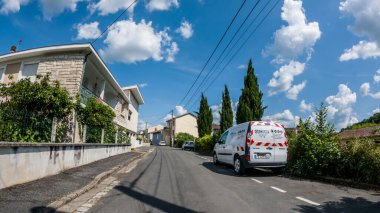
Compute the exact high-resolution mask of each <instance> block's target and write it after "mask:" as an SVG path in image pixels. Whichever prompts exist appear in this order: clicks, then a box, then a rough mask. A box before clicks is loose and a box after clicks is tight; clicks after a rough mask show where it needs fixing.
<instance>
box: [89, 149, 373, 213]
mask: <svg viewBox="0 0 380 213" xmlns="http://www.w3.org/2000/svg"><path fill="white" fill-rule="evenodd" d="M120 179H121V181H120V183H119V184H118V185H117V186H115V187H114V188H113V189H112V190H111V191H109V192H108V193H107V194H106V195H105V196H104V197H103V198H102V199H100V200H99V201H98V203H97V204H96V205H94V206H93V207H92V208H91V209H90V210H89V212H181V213H182V212H184V213H186V212H218V213H220V212H244V213H246V212H361V213H363V212H377V213H378V212H380V193H378V192H373V191H366V190H360V189H353V188H349V187H343V186H334V185H331V184H324V183H319V182H313V181H307V180H299V179H290V178H285V177H280V176H274V175H273V174H271V173H270V172H265V171H259V170H252V171H249V172H248V174H247V175H245V176H241V177H239V176H235V175H234V173H233V170H232V168H230V167H228V166H215V165H213V164H212V162H211V158H209V157H203V156H199V155H196V154H195V153H193V152H189V151H182V150H179V149H173V148H170V147H157V148H156V149H155V151H153V152H152V153H151V154H150V155H149V156H148V157H147V158H145V159H144V160H142V161H141V162H140V163H139V164H138V166H137V167H136V168H135V169H134V170H133V171H132V172H130V173H128V174H125V175H124V176H122V177H120Z"/></svg>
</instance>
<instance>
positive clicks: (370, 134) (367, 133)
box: [338, 125, 380, 143]
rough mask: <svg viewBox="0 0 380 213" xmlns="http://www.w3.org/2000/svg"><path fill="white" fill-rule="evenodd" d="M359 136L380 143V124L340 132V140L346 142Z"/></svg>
mask: <svg viewBox="0 0 380 213" xmlns="http://www.w3.org/2000/svg"><path fill="white" fill-rule="evenodd" d="M358 138H360V139H362V138H365V139H368V140H371V141H373V142H375V143H380V125H376V126H370V127H364V128H359V129H346V130H343V131H342V132H340V133H339V134H338V140H340V141H344V142H348V141H352V140H355V139H358Z"/></svg>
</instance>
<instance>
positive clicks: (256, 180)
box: [251, 178, 263, 183]
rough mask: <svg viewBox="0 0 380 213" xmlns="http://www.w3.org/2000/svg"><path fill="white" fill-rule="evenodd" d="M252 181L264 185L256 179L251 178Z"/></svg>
mask: <svg viewBox="0 0 380 213" xmlns="http://www.w3.org/2000/svg"><path fill="white" fill-rule="evenodd" d="M251 180H253V181H255V182H257V183H263V182H261V181H259V180H257V179H255V178H251Z"/></svg>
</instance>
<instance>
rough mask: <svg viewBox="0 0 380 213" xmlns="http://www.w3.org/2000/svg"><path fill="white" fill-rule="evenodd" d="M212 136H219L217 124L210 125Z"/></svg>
mask: <svg viewBox="0 0 380 213" xmlns="http://www.w3.org/2000/svg"><path fill="white" fill-rule="evenodd" d="M211 134H212V135H218V134H220V125H219V124H212V132H211Z"/></svg>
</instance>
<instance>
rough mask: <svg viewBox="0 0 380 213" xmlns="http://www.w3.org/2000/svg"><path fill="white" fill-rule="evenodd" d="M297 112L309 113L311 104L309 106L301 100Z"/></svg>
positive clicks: (311, 108) (311, 109)
mask: <svg viewBox="0 0 380 213" xmlns="http://www.w3.org/2000/svg"><path fill="white" fill-rule="evenodd" d="M299 110H300V111H301V112H311V111H313V104H311V103H309V104H308V103H306V101H305V100H302V101H301V103H300V105H299Z"/></svg>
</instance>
